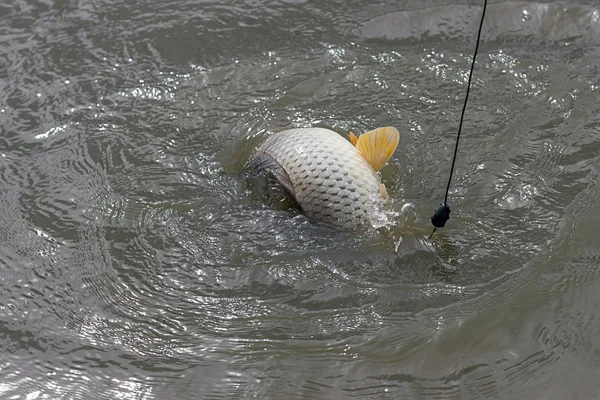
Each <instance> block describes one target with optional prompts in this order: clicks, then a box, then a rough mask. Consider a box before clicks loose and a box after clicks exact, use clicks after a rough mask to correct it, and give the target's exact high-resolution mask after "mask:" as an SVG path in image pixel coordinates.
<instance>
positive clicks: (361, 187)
mask: <svg viewBox="0 0 600 400" xmlns="http://www.w3.org/2000/svg"><path fill="white" fill-rule="evenodd" d="M258 165H260V166H262V167H264V166H265V165H269V168H267V169H270V170H271V172H273V173H274V175H275V176H277V177H278V180H279V181H280V182H281V183H284V186H286V183H287V186H286V187H287V189H288V190H289V191H290V192H292V193H291V194H292V195H293V196H294V198H295V199H296V201H297V203H298V204H299V206H300V207H301V209H302V211H303V212H304V213H305V214H306V215H307V216H308V217H309V218H312V219H316V220H320V221H323V222H326V223H329V224H332V225H334V226H337V227H340V228H344V229H355V228H357V227H359V226H361V225H365V224H368V223H369V216H370V215H372V214H373V212H374V211H375V210H376V208H375V207H376V203H377V201H378V199H380V197H379V195H378V194H379V189H380V179H379V176H378V174H377V172H376V171H375V170H374V169H373V167H372V166H371V165H370V164H369V163H368V162H367V161H366V160H365V159H364V158H363V157H362V156H361V154H360V152H359V151H358V150H357V149H356V147H355V146H353V145H352V144H351V143H350V142H349V141H348V140H346V139H344V138H343V137H342V136H341V135H339V134H338V133H337V132H334V131H331V130H329V129H324V128H297V129H288V130H285V131H281V132H279V133H277V134H275V135H272V136H270V137H269V138H268V139H267V140H266V141H265V142H264V143H263V144H262V146H260V147H259V148H258V150H257V151H256V152H255V153H254V154H253V155H252V156H251V158H250V160H249V161H248V164H247V166H248V167H250V168H252V167H253V166H258ZM278 168H279V169H281V170H282V171H274V169H275V170H276V169H278ZM263 169H264V168H263ZM283 171H285V172H283ZM288 179H289V181H288ZM283 181H286V182H283Z"/></svg>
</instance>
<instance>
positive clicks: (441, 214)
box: [429, 0, 487, 238]
mask: <svg viewBox="0 0 600 400" xmlns="http://www.w3.org/2000/svg"><path fill="white" fill-rule="evenodd" d="M486 8H487V0H484V2H483V12H482V13H481V22H480V23H479V32H478V33H477V42H476V44H475V53H474V54H473V60H472V62H471V71H470V72H469V82H468V84H467V94H466V96H465V103H464V104H463V108H462V113H461V114H460V123H459V125H458V134H457V135H456V145H455V146H454V157H453V158H452V166H451V167H450V177H449V178H448V185H447V186H446V195H445V196H444V203H442V204H441V205H440V208H438V209H437V211H436V212H435V213H434V214H433V215H432V216H431V223H432V224H433V226H434V228H433V232H431V235H429V237H430V238H431V237H432V236H433V234H434V233H435V231H436V230H437V228H443V227H444V225H446V222H448V220H449V219H450V207H448V204H447V203H448V192H449V191H450V183H451V182H452V174H453V173H454V165H455V164H456V155H457V153H458V142H459V140H460V132H461V130H462V124H463V119H464V117H465V110H466V109H467V101H468V100H469V90H470V89H471V77H472V76H473V69H474V68H475V58H476V57H477V50H479V42H480V40H481V28H482V27H483V17H484V16H485V9H486Z"/></svg>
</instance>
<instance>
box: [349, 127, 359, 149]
mask: <svg viewBox="0 0 600 400" xmlns="http://www.w3.org/2000/svg"><path fill="white" fill-rule="evenodd" d="M356 142H358V137H357V136H356V135H355V134H354V132H352V131H350V143H352V146H354V147H356Z"/></svg>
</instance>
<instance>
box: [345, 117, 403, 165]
mask: <svg viewBox="0 0 600 400" xmlns="http://www.w3.org/2000/svg"><path fill="white" fill-rule="evenodd" d="M399 141H400V133H399V132H398V130H397V129H396V128H394V127H391V126H386V127H384V128H377V129H373V130H372V131H369V132H367V133H364V134H362V135H360V136H359V137H358V141H357V142H356V148H357V149H358V151H359V152H360V154H361V155H362V156H363V157H364V158H365V160H367V162H368V163H369V164H371V166H372V167H373V169H375V171H379V170H380V169H381V168H383V166H384V165H385V163H387V162H388V160H389V159H390V157H392V154H394V151H396V147H398V142H399Z"/></svg>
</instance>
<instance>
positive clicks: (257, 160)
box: [244, 153, 296, 200]
mask: <svg viewBox="0 0 600 400" xmlns="http://www.w3.org/2000/svg"><path fill="white" fill-rule="evenodd" d="M244 169H245V170H246V171H247V172H251V173H254V174H260V173H265V172H266V173H268V174H271V175H272V176H273V177H274V178H275V179H276V180H277V182H278V183H279V184H280V185H281V186H283V187H284V188H285V190H287V191H288V192H289V194H290V195H292V197H294V200H295V199H296V192H295V191H294V185H293V184H292V180H291V179H290V176H289V175H288V173H287V172H286V170H285V169H284V168H283V167H282V166H281V164H279V162H277V160H275V159H274V158H273V157H271V156H270V155H268V154H265V153H259V154H256V155H255V156H253V157H252V158H251V159H250V160H248V163H247V164H246V166H245V168H244Z"/></svg>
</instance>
